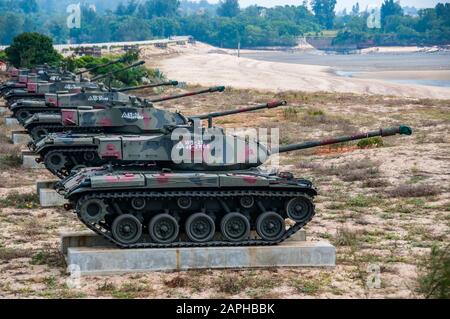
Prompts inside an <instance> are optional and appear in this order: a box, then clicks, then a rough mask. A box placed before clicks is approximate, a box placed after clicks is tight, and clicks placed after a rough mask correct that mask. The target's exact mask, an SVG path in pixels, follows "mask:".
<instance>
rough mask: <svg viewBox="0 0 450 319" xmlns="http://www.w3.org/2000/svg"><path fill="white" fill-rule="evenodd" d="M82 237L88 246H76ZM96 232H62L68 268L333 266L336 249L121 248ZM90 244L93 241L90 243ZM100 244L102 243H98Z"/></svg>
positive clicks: (84, 271)
mask: <svg viewBox="0 0 450 319" xmlns="http://www.w3.org/2000/svg"><path fill="white" fill-rule="evenodd" d="M80 239H81V240H82V241H83V243H84V244H86V245H85V246H83V247H81V246H79V247H77V245H79V244H80V241H79V240H80ZM102 240H103V239H101V238H99V237H97V236H95V235H90V236H87V237H86V236H78V237H74V236H73V235H72V236H65V237H64V236H63V240H62V250H63V251H64V250H65V251H66V252H67V255H66V261H67V264H68V265H71V267H70V268H69V269H74V270H77V271H78V270H79V271H80V274H81V275H83V276H87V275H95V276H99V275H110V274H120V273H136V272H149V271H180V270H190V269H230V268H231V269H239V268H265V267H334V266H335V264H336V249H335V247H334V246H332V245H331V244H329V243H327V242H307V241H298V240H290V241H286V242H284V243H282V244H280V245H276V246H254V247H202V248H200V247H198V248H197V247H195V248H168V249H119V248H116V247H114V246H111V245H110V244H109V243H102V242H101V241H102ZM88 245H91V246H90V247H88ZM97 245H99V246H97Z"/></svg>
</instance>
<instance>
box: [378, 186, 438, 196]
mask: <svg viewBox="0 0 450 319" xmlns="http://www.w3.org/2000/svg"><path fill="white" fill-rule="evenodd" d="M442 191H443V190H442V188H439V187H437V186H434V185H426V184H419V185H408V184H404V185H399V186H397V187H395V188H391V189H389V190H387V191H386V193H387V194H388V195H389V196H391V197H427V196H436V195H439V194H441V193H442Z"/></svg>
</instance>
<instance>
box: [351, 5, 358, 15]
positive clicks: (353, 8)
mask: <svg viewBox="0 0 450 319" xmlns="http://www.w3.org/2000/svg"><path fill="white" fill-rule="evenodd" d="M358 14H359V2H357V3H356V4H355V5H353V7H352V15H354V16H357V15H358Z"/></svg>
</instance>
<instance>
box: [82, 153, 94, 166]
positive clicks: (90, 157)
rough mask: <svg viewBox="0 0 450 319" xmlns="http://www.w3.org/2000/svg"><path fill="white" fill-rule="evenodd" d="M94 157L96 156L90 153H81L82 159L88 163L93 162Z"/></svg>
mask: <svg viewBox="0 0 450 319" xmlns="http://www.w3.org/2000/svg"><path fill="white" fill-rule="evenodd" d="M95 157H96V154H95V153H94V152H92V151H87V152H84V153H83V159H84V160H85V161H86V162H88V163H89V162H92V161H94V160H95Z"/></svg>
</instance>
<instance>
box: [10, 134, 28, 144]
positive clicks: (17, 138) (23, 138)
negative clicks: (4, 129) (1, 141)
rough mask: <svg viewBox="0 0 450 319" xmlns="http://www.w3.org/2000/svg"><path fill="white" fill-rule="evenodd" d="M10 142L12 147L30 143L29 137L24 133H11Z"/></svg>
mask: <svg viewBox="0 0 450 319" xmlns="http://www.w3.org/2000/svg"><path fill="white" fill-rule="evenodd" d="M11 141H12V143H13V144H14V145H26V144H27V143H28V142H30V141H31V136H30V135H29V134H28V133H27V132H26V131H12V132H11Z"/></svg>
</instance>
